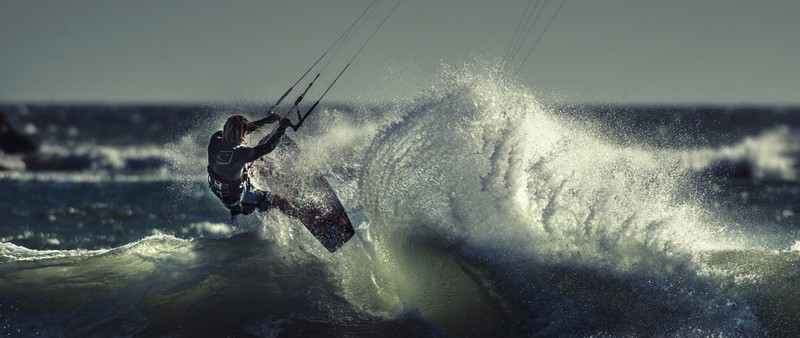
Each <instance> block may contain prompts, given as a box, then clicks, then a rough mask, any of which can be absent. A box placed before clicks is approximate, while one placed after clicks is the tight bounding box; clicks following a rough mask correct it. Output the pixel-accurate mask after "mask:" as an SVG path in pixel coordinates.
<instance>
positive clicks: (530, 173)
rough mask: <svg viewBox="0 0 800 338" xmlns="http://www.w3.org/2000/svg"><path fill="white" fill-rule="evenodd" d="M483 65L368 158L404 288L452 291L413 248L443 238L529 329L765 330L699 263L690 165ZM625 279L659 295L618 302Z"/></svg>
mask: <svg viewBox="0 0 800 338" xmlns="http://www.w3.org/2000/svg"><path fill="white" fill-rule="evenodd" d="M477 68H478V69H470V68H469V67H467V68H466V69H460V70H446V71H445V75H444V76H443V77H442V78H443V80H442V83H441V84H440V87H439V88H438V90H437V91H436V92H434V93H433V94H432V95H430V96H429V97H427V98H426V99H424V100H419V101H418V102H417V104H416V105H414V106H412V107H410V108H409V110H410V112H409V114H408V115H407V118H406V119H405V120H403V121H401V122H399V123H396V124H394V125H392V126H390V127H388V128H386V129H385V130H384V131H383V133H381V134H380V135H379V136H378V137H377V138H376V139H375V141H374V142H373V144H372V146H371V147H370V149H369V150H368V152H367V156H366V157H365V158H366V160H367V162H366V163H365V164H364V169H363V170H362V176H361V179H360V187H361V201H362V203H363V204H364V208H365V210H366V213H367V215H368V217H369V219H370V222H371V224H370V228H371V233H372V234H374V235H375V236H374V238H375V241H377V242H379V246H380V250H382V251H381V254H382V255H384V257H387V258H388V260H389V261H390V263H389V264H390V267H389V268H387V269H386V270H387V271H386V272H385V273H388V274H391V275H392V276H404V278H402V279H400V281H399V282H395V285H394V286H395V291H396V292H397V294H398V295H399V297H400V298H401V302H403V303H404V304H406V306H419V307H421V308H422V312H423V314H425V313H426V311H425V308H426V307H429V308H435V307H436V303H437V302H443V301H447V300H446V299H442V298H435V299H424V298H426V297H428V296H430V295H432V294H435V291H430V290H426V291H422V290H420V288H419V287H415V286H414V285H415V284H422V285H431V284H432V283H431V281H432V280H435V279H436V277H435V275H434V276H431V274H436V273H437V271H436V270H435V269H433V268H432V267H429V268H426V267H424V265H425V264H427V263H425V262H424V261H420V259H419V257H417V255H416V254H414V252H415V251H420V250H421V252H426V253H427V254H429V255H431V254H435V253H436V252H438V251H441V250H444V251H445V252H449V253H452V254H457V255H458V258H456V259H455V261H453V262H448V260H447V256H448V254H443V255H442V256H440V257H439V258H442V264H443V266H445V267H447V266H453V265H461V266H462V268H461V269H460V271H461V273H462V274H463V275H468V276H469V277H470V278H473V279H475V280H476V283H477V284H478V285H483V286H488V287H489V288H490V290H491V291H486V292H488V293H490V294H494V295H496V296H495V298H496V299H495V301H496V302H498V303H511V304H512V305H509V306H506V307H504V309H505V310H503V311H511V312H510V313H506V314H505V315H507V316H509V317H511V318H512V321H514V320H519V321H521V322H523V323H524V324H523V325H524V327H525V330H530V331H528V333H529V334H534V333H537V332H538V333H541V334H560V333H567V332H570V333H588V334H602V333H612V334H703V333H705V334H711V333H715V332H727V333H730V334H733V333H737V332H758V330H759V329H758V325H756V324H755V322H754V320H753V316H752V314H751V313H750V312H749V310H748V309H747V308H746V307H731V306H726V305H725V304H729V303H731V302H729V301H728V299H729V297H735V296H731V295H727V294H725V293H724V292H722V290H718V289H716V288H715V287H714V286H713V285H712V283H709V282H707V281H704V280H702V279H701V278H700V277H698V276H697V272H696V269H695V268H694V265H693V264H694V263H693V261H692V254H693V251H692V247H693V246H694V245H696V244H695V243H698V242H703V241H709V240H711V239H710V238H709V237H708V236H709V235H708V229H706V227H705V226H704V225H703V224H701V223H700V222H699V220H698V218H697V217H696V212H698V211H696V210H695V207H693V206H692V205H690V204H689V205H687V204H683V203H681V202H679V200H678V199H677V198H676V196H677V195H678V193H680V192H682V191H681V189H682V188H683V187H684V185H685V183H684V179H685V174H686V171H684V170H682V169H683V168H681V167H679V166H676V165H675V164H676V163H675V162H674V161H672V162H667V161H664V160H662V159H660V158H659V157H658V153H650V152H647V151H643V150H640V149H628V148H620V147H615V146H612V145H608V144H604V143H603V142H601V141H600V140H599V138H597V137H594V136H592V134H591V133H589V132H585V131H582V130H576V129H572V128H570V125H569V124H568V123H566V122H564V121H560V120H559V119H557V118H555V117H553V115H552V114H550V113H548V112H547V111H546V110H545V109H543V108H542V106H541V105H540V104H539V103H538V102H537V101H536V99H535V97H534V96H533V95H532V94H530V93H529V92H526V91H525V90H523V89H521V88H519V87H517V86H515V85H514V84H513V83H510V82H509V81H508V80H507V77H504V76H503V75H502V73H501V72H499V71H497V70H496V69H492V68H488V69H487V68H481V67H477ZM445 270H446V271H459V269H453V268H445ZM471 271H485V272H486V273H477V274H475V273H472V272H471ZM409 279H411V280H413V281H414V282H407V281H406V282H402V280H409ZM385 280H386V281H387V282H388V283H390V284H392V281H393V278H386V279H385ZM598 281H603V283H600V284H598ZM604 285H605V286H604ZM449 287H450V286H448V285H439V286H438V287H437V288H436V289H435V290H437V291H441V290H447V289H448V288H449ZM606 287H608V288H609V289H608V290H606V289H605V288H606ZM565 288H566V289H565ZM415 292H416V293H418V294H419V293H421V294H424V295H425V296H426V297H419V296H415V294H414V293H415ZM628 292H633V293H646V294H649V295H650V296H652V297H653V298H652V300H651V301H647V302H643V300H641V299H640V300H638V301H637V300H635V299H626V300H625V301H624V302H622V304H627V305H624V306H621V305H619V304H620V303H615V302H616V301H619V299H620V298H629V297H632V296H629V295H627V293H628ZM586 293H588V294H591V295H592V297H589V298H586V297H585V296H586ZM403 298H407V299H409V300H411V301H404V300H403ZM656 299H657V300H656ZM415 301H423V302H424V303H422V304H420V303H416V304H415V303H414V302H415ZM637 302H640V303H637ZM659 302H661V304H659ZM710 303H711V304H716V305H715V306H711V307H710V306H709V305H708V304H710ZM450 308H454V307H450ZM508 309H517V310H518V311H520V312H521V313H513V310H508ZM629 311H637V312H639V314H638V315H629V314H628V312H629ZM642 311H645V312H642ZM464 312H465V311H460V312H459V313H460V314H462V315H463V313H464ZM663 315H667V316H670V317H672V318H673V319H674V321H675V322H678V323H680V324H678V325H675V323H674V322H673V323H672V324H670V325H666V324H664V323H663V319H662V316H663ZM498 316H502V314H498ZM751 330H755V331H751Z"/></svg>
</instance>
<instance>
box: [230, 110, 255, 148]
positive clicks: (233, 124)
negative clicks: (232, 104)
mask: <svg viewBox="0 0 800 338" xmlns="http://www.w3.org/2000/svg"><path fill="white" fill-rule="evenodd" d="M256 129H257V127H256V125H255V124H253V122H250V120H248V119H247V118H246V117H244V116H242V115H233V116H231V117H229V118H228V121H226V122H225V126H224V127H223V128H222V137H223V138H224V139H225V143H227V144H228V145H230V146H238V145H240V144H242V143H244V141H245V137H246V136H247V134H249V133H250V132H252V131H254V130H256Z"/></svg>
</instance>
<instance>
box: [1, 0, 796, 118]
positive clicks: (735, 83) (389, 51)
mask: <svg viewBox="0 0 800 338" xmlns="http://www.w3.org/2000/svg"><path fill="white" fill-rule="evenodd" d="M560 1H561V0H551V1H550V3H549V4H548V7H547V8H546V10H547V11H545V12H544V14H543V18H542V19H540V20H539V21H537V23H538V24H539V26H538V28H537V27H535V29H534V30H533V34H534V35H535V34H538V33H540V32H541V31H542V30H543V28H542V27H543V25H544V24H545V23H546V21H545V18H546V15H547V14H548V13H550V12H551V11H554V10H555V8H556V7H557V6H558V4H559V3H560ZM369 2H370V1H369V0H336V1H330V0H317V1H310V0H291V1H290V0H286V1H242V0H234V1H230V0H226V1H210V0H138V1H109V0H101V1H88V0H71V1H61V0H52V1H42V0H0V48H1V49H2V52H0V102H3V101H4V102H20V101H26V102H31V101H45V102H53V101H81V102H87V101H89V102H96V101H101V102H138V101H145V102H209V101H215V102H218V101H235V100H249V101H264V102H272V101H274V100H275V99H277V96H278V95H280V94H281V93H282V92H283V90H285V89H286V88H288V86H289V85H291V84H292V83H293V82H294V81H295V80H296V79H297V77H298V76H299V75H300V74H302V72H304V71H305V69H306V68H307V67H308V66H309V65H310V64H311V63H313V61H314V60H316V58H317V57H318V56H319V55H320V54H321V53H322V52H323V51H324V50H325V49H326V48H327V47H328V46H329V45H330V44H331V43H332V42H333V41H334V40H335V39H336V38H337V37H338V36H339V35H340V34H341V33H342V32H343V31H344V30H345V29H346V28H347V27H348V26H349V25H350V23H351V22H353V20H355V18H356V17H357V16H358V14H360V12H361V11H362V10H363V9H364V8H365V7H366V5H367V4H368V3H369ZM385 2H386V3H384V4H382V7H381V8H379V9H378V11H379V12H380V13H378V12H376V14H375V15H374V16H373V17H372V18H371V19H372V21H371V22H368V23H367V25H366V26H365V29H364V30H363V31H362V32H366V33H363V34H364V35H367V34H369V29H371V27H375V26H376V25H377V21H378V20H379V19H380V18H379V16H380V15H381V13H386V12H387V11H388V10H389V9H390V8H391V6H392V5H393V0H385ZM526 3H527V2H526V1H522V0H498V1H489V0H404V2H403V3H402V4H401V5H400V7H398V9H397V11H396V12H395V13H394V15H393V16H392V17H391V18H390V19H389V21H387V22H386V24H385V25H384V27H383V28H382V29H381V31H380V32H378V34H377V35H376V36H375V37H374V39H373V40H372V41H371V42H370V44H369V45H368V46H367V47H366V49H364V51H363V53H362V54H361V55H360V56H359V57H358V59H356V61H355V62H354V63H353V65H352V66H351V67H350V69H349V70H348V72H347V73H345V75H344V76H343V77H342V79H341V80H340V82H339V84H338V85H337V86H336V87H334V89H333V90H332V91H331V93H330V94H329V97H328V98H327V99H329V100H381V99H385V98H393V97H403V96H408V95H414V94H416V93H419V92H421V91H424V90H425V88H427V87H428V86H429V85H430V84H431V83H432V82H433V81H434V76H435V75H436V74H437V73H438V70H439V69H440V67H441V65H442V63H445V64H451V65H457V64H460V63H462V62H470V61H472V60H475V59H476V58H483V59H493V58H501V57H502V56H503V54H504V52H505V50H506V48H507V47H508V46H509V44H510V43H511V40H512V37H513V35H514V32H515V28H516V27H517V24H518V22H519V20H520V18H521V16H522V13H523V11H524V9H525V6H526ZM798 15H800V1H797V0H785V1H780V0H761V1H756V0H748V1H744V0H669V1H666V0H568V2H567V3H566V4H565V5H564V7H563V8H562V9H561V11H560V12H559V14H558V15H557V16H556V17H555V20H554V21H553V24H552V25H551V26H550V28H549V30H547V32H546V34H545V35H544V36H543V38H542V39H541V41H540V42H539V44H538V45H537V46H536V48H535V49H534V51H533V53H532V54H531V56H530V58H529V59H528V60H527V62H526V63H525V64H524V66H523V68H522V70H521V72H520V73H519V81H520V82H522V83H524V84H525V85H528V86H530V87H531V88H533V89H534V90H535V91H537V92H539V93H541V94H542V96H547V97H551V98H552V97H556V98H558V99H559V100H563V101H567V102H595V103H674V104H686V103H706V104H740V103H749V104H800V37H799V36H800V18H798ZM370 24H371V26H369V25H370ZM358 38H359V36H356V37H355V38H354V39H353V42H352V43H351V45H349V46H347V47H346V48H345V49H344V51H343V52H342V53H341V58H342V59H345V61H346V59H349V56H350V55H352V54H350V53H353V52H354V51H356V50H358V47H360V42H359V41H363V39H364V38H365V37H361V38H362V39H361V40H359V41H356V40H357V39H358ZM533 39H534V36H532V37H530V39H529V40H533ZM527 48H528V47H524V48H523V49H524V50H523V51H522V52H521V54H520V55H518V58H519V59H521V58H522V57H523V56H524V54H525V53H526V52H527ZM338 67H339V66H331V67H329V69H327V70H326V72H325V73H324V75H323V76H325V75H328V76H331V77H332V76H335V73H336V71H338V69H335V68H338ZM320 81H321V82H322V81H324V77H323V78H321V80H320ZM312 96H313V95H312Z"/></svg>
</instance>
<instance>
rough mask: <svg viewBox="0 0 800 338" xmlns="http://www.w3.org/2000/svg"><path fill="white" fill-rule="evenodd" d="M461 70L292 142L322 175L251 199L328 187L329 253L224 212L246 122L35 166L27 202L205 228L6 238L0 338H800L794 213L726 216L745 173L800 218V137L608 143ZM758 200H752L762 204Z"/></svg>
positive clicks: (491, 74)
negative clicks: (220, 192)
mask: <svg viewBox="0 0 800 338" xmlns="http://www.w3.org/2000/svg"><path fill="white" fill-rule="evenodd" d="M444 68H445V69H444V70H443V71H442V74H441V75H440V76H439V80H438V81H437V83H436V84H435V85H433V86H432V88H431V89H430V90H428V91H425V92H422V93H420V94H419V95H418V96H416V97H414V98H410V99H398V100H395V101H392V102H389V103H382V104H376V105H344V106H340V107H337V106H335V105H334V106H328V107H324V109H323V110H321V111H320V112H318V113H315V114H318V115H315V116H314V117H313V118H312V119H309V120H308V122H307V126H304V128H308V129H304V130H301V131H299V132H298V133H290V134H289V136H291V137H292V138H293V139H294V140H295V141H296V142H297V143H298V144H299V146H300V148H301V149H302V150H303V152H302V156H300V157H299V158H294V159H291V161H288V162H286V163H279V164H277V167H276V168H275V170H276V171H278V172H281V173H284V174H283V175H279V177H280V179H277V178H276V176H271V175H266V173H263V174H262V175H259V176H257V177H256V178H255V179H256V181H257V182H258V184H259V185H261V186H265V187H270V188H272V189H273V190H275V191H276V192H278V193H281V194H287V195H290V194H292V193H293V192H292V191H291V187H292V186H293V185H295V184H299V182H296V181H293V180H303V178H304V177H310V176H312V175H315V174H323V175H325V176H326V177H327V179H328V180H329V182H330V183H331V184H332V186H333V187H334V189H335V190H336V191H337V194H338V195H339V198H340V199H341V201H342V202H343V204H344V205H345V208H346V209H347V210H348V214H349V215H350V218H351V221H352V223H353V225H354V226H355V228H356V235H355V237H354V238H353V239H351V241H350V242H348V243H347V244H346V245H345V246H344V247H342V248H341V249H340V250H339V251H337V252H336V253H334V254H330V253H329V252H327V250H325V249H324V248H323V247H322V246H321V245H319V243H318V242H316V240H315V239H314V238H313V237H312V236H311V235H310V234H309V233H308V231H307V230H306V229H305V228H304V227H303V226H302V224H300V223H299V222H297V221H295V220H292V219H290V218H287V217H285V216H284V215H282V214H280V213H279V212H277V211H270V212H268V213H263V214H259V215H255V216H253V217H250V218H248V219H246V220H244V221H241V222H239V223H237V224H230V223H227V222H226V221H225V218H226V213H225V210H224V209H222V208H221V206H219V205H216V204H214V203H213V202H214V200H213V196H211V197H209V196H210V193H208V192H207V191H205V187H204V181H205V177H204V172H205V163H204V161H205V158H206V155H205V150H206V149H205V145H206V143H207V137H208V136H209V135H211V133H212V132H213V131H214V130H216V129H217V128H219V126H221V125H222V123H223V122H224V119H225V117H226V116H227V115H228V114H229V113H232V112H233V111H236V109H237V108H230V107H227V106H226V107H222V106H220V107H213V106H212V107H207V108H205V109H206V110H207V111H211V112H213V113H211V114H209V115H203V116H208V117H210V118H206V119H200V118H198V119H197V120H195V121H194V122H195V123H193V124H192V125H191V127H189V126H183V129H182V130H184V132H183V133H179V134H177V135H176V136H174V137H171V138H169V140H168V141H167V142H166V143H165V144H161V145H159V144H135V145H133V146H130V145H122V144H114V145H111V146H102V145H97V144H92V143H86V142H83V143H81V142H78V143H79V144H78V145H77V146H74V147H70V146H65V145H58V144H51V145H47V146H45V147H44V148H43V153H44V155H39V157H38V162H35V163H38V165H39V166H41V167H43V168H44V170H42V171H34V172H30V171H22V170H11V171H5V172H0V173H1V174H0V175H2V176H0V177H2V180H3V181H4V182H6V183H8V185H10V186H12V187H17V188H19V189H30V188H31V187H33V186H37V187H38V186H39V185H48V184H53V183H55V184H67V185H69V184H94V185H96V186H106V185H108V186H113V187H116V188H115V189H119V190H120V191H127V190H125V189H129V188H127V187H129V186H130V185H146V186H147V187H150V186H153V185H158V184H162V183H163V182H168V183H169V184H167V185H168V187H167V188H164V189H163V195H164V196H163V200H160V201H146V202H142V203H151V204H150V206H149V207H148V208H150V209H154V210H156V209H159V208H162V206H161V205H163V204H166V205H167V206H163V207H164V208H168V209H169V210H170V211H171V212H172V211H173V210H174V209H177V208H181V205H183V206H185V207H187V208H189V210H194V209H192V206H194V205H197V206H196V208H197V209H203V211H197V212H196V213H195V214H202V215H203V217H195V218H192V217H191V216H187V217H184V218H181V217H168V218H167V220H166V221H165V222H162V223H159V225H158V226H156V225H154V224H155V222H156V221H157V220H159V219H162V218H163V217H161V216H160V215H161V214H160V213H158V211H157V210H156V211H152V213H154V214H156V215H157V216H154V217H150V219H151V220H150V221H148V220H136V221H135V222H132V223H131V225H126V226H125V227H121V228H124V229H132V228H136V229H135V230H129V231H128V230H124V231H123V230H120V229H117V230H118V231H117V232H116V233H115V234H116V236H117V237H115V242H105V243H119V242H120V241H121V242H125V244H122V245H114V244H111V245H108V244H105V245H101V246H100V247H93V246H90V245H88V244H84V245H81V244H75V243H88V242H91V241H88V240H86V241H74V242H70V243H73V244H74V246H77V247H70V248H62V247H60V245H61V243H67V242H68V240H66V239H65V238H63V237H59V236H58V235H52V236H51V235H43V238H45V242H47V240H55V241H54V242H53V241H51V242H50V244H45V245H43V247H41V248H28V247H25V246H24V245H22V244H19V243H17V244H15V243H14V241H15V240H17V239H25V238H26V237H25V236H29V237H31V236H32V237H35V236H37V233H36V232H35V231H34V232H30V231H29V233H27V234H25V233H24V231H23V230H18V231H17V232H18V234H9V235H5V237H2V242H0V276H2V278H0V315H2V317H0V323H1V324H2V333H3V334H6V335H11V336H31V335H42V336H198V335H213V336H258V337H277V336H326V337H329V336H384V337H386V336H388V337H395V336H396V337H401V336H402V337H408V336H424V337H437V336H453V337H487V336H510V337H515V336H520V337H551V336H576V337H589V336H592V337H606V336H608V337H621V336H622V337H627V336H691V337H708V336H714V337H739V336H751V337H752V336H791V335H793V334H797V333H800V326H798V324H797V321H796V313H797V311H800V308H799V307H798V305H797V304H800V302H798V300H800V284H799V283H800V278H799V277H800V275H799V273H800V272H798V271H800V270H798V266H800V234H798V229H800V228H798V227H797V220H796V218H794V217H793V212H794V211H793V210H790V209H789V208H786V207H783V206H781V207H780V208H779V209H780V210H781V211H782V212H783V213H781V215H783V216H784V218H783V219H781V222H782V223H780V226H776V225H774V223H771V220H770V221H767V220H765V219H764V218H766V217H767V216H764V217H763V218H760V216H759V215H760V214H758V213H753V214H750V215H749V216H746V217H745V216H741V217H740V216H739V215H742V214H738V213H736V212H731V213H728V212H726V210H728V209H726V208H731V210H733V209H736V207H735V205H736V204H737V203H738V201H739V198H740V197H742V196H744V195H741V194H738V195H735V196H734V197H722V195H721V194H718V193H719V192H720V191H726V192H727V191H733V190H736V189H739V188H741V187H740V186H739V185H736V184H734V185H733V186H725V183H721V182H724V177H722V178H720V177H714V176H713V175H711V174H713V173H719V172H720V171H723V174H722V176H725V175H729V174H730V173H741V172H743V171H746V172H747V173H748V175H749V178H751V179H753V180H757V181H759V182H779V183H778V184H777V185H775V186H776V187H781V189H784V190H781V191H782V193H783V194H784V195H781V196H784V197H785V196H789V197H787V198H794V199H797V198H798V197H797V196H798V188H800V186H798V185H797V182H796V179H797V172H796V170H797V166H798V164H797V163H796V160H797V154H798V153H800V142H798V140H800V137H798V134H797V127H798V126H797V125H794V126H791V125H790V126H779V127H774V128H772V127H771V128H765V129H764V130H762V131H760V132H758V133H754V134H752V135H749V136H747V137H744V138H741V139H739V140H736V141H734V142H732V143H728V144H711V143H709V144H702V145H695V146H691V147H672V146H671V147H660V146H657V145H654V144H653V142H645V141H641V142H637V141H635V140H634V141H624V140H626V139H629V138H631V137H632V136H631V134H630V133H627V132H628V131H630V126H628V127H625V126H624V125H623V126H620V127H619V128H618V129H608V128H604V127H603V126H602V125H600V124H597V123H595V122H594V121H592V120H591V119H589V118H587V116H589V115H586V114H582V113H581V112H580V111H573V110H572V109H579V108H574V107H569V106H556V105H552V104H550V105H548V104H544V103H542V102H540V100H539V99H538V98H537V95H536V94H535V93H534V92H533V91H532V90H531V89H530V88H526V87H524V86H521V85H519V84H517V83H515V82H514V81H513V78H512V77H511V76H508V75H507V74H506V73H505V72H504V71H502V69H500V68H496V67H487V66H485V65H482V66H474V65H473V66H464V67H444ZM253 117H254V116H253ZM621 124H624V123H622V122H621ZM29 129H30V128H29ZM60 133H63V132H60ZM76 133H77V134H79V133H78V132H76ZM675 137H679V136H675ZM687 142H689V143H691V142H690V141H687ZM65 158H66V159H69V161H66V163H75V161H74V160H75V159H80V161H78V162H77V163H79V164H78V165H75V166H77V167H70V168H69V171H67V172H65V171H58V170H55V169H53V168H54V167H56V166H57V165H59V163H61V165H63V163H65V161H64V159H65ZM6 160H7V161H16V162H15V163H19V162H24V163H25V165H30V164H29V163H34V162H31V161H23V159H20V158H13V157H10V158H7V159H6ZM20 166H24V165H22V164H17V167H20ZM143 171H144V172H146V173H142V172H143ZM287 173H288V174H287ZM709 177H711V178H709ZM9 182H10V183H9ZM65 182H66V183H65ZM87 182H88V183H87ZM154 182H155V183H154ZM287 182H288V183H289V184H287ZM735 182H740V183H737V184H740V185H744V183H741V182H742V181H735ZM164 184H166V183H164ZM748 184H749V183H748ZM759 187H760V186H759V185H754V186H750V185H747V186H746V187H745V188H742V189H744V193H748V194H749V195H748V196H751V195H752V196H754V195H756V192H757V191H761V190H758V189H760V188H759ZM137 189H139V188H137ZM148 189H150V188H148ZM776 189H777V188H776ZM146 190H147V189H144V190H142V191H146ZM137 191H138V190H137ZM130 194H131V195H130V196H133V195H134V192H130ZM715 194H716V195H715ZM776 194H777V193H776ZM130 196H128V197H125V196H123V197H120V198H132V197H130ZM710 196H711V197H713V196H718V197H720V199H721V201H714V200H710V198H711V197H710ZM110 204H111V206H109V207H108V208H105V209H104V208H103V207H102V206H100V207H95V208H94V209H91V208H89V207H88V206H87V210H89V209H91V210H108V209H110V211H108V213H107V214H103V215H106V216H103V215H99V216H92V217H96V219H95V220H94V221H87V222H95V223H98V222H102V220H103V219H104V217H116V216H113V215H115V214H114V213H121V214H122V215H123V216H124V215H127V214H128V213H130V214H131V215H136V214H138V213H139V212H140V211H139V209H137V208H136V206H129V207H128V208H127V209H126V210H121V209H119V208H117V207H115V205H118V204H114V203H110ZM172 204H176V205H178V206H175V207H172V206H169V205H172ZM79 209H80V208H79ZM81 210H82V209H81ZM81 210H78V211H76V212H78V213H79V212H86V213H89V214H91V213H92V211H81ZM142 212H144V211H142ZM66 214H69V213H66V212H65V215H61V214H59V215H58V216H59V217H60V216H68V215H66ZM109 214H110V215H111V216H108V215H109ZM743 214H747V213H743ZM770 215H771V214H770ZM84 216H85V217H88V218H90V219H92V217H89V216H86V215H84ZM129 216H130V215H129ZM120 217H122V216H120ZM131 217H134V216H131ZM31 218H33V217H31ZM204 218H205V220H203V219H204ZM32 222H34V221H32ZM126 224H127V223H126ZM71 225H72V223H69V222H67V223H66V224H65V225H63V226H64V227H65V228H69V227H70V226H71ZM85 226H86V227H91V226H92V224H87V225H85ZM79 229H80V228H79ZM83 229H86V228H83ZM102 231H103V230H94V232H95V234H98V233H100V232H102ZM126 231H127V232H126ZM53 232H54V233H55V232H57V231H56V230H53ZM77 232H80V230H77ZM77 236H80V235H77ZM87 236H88V235H87ZM48 245H49V246H48Z"/></svg>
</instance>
